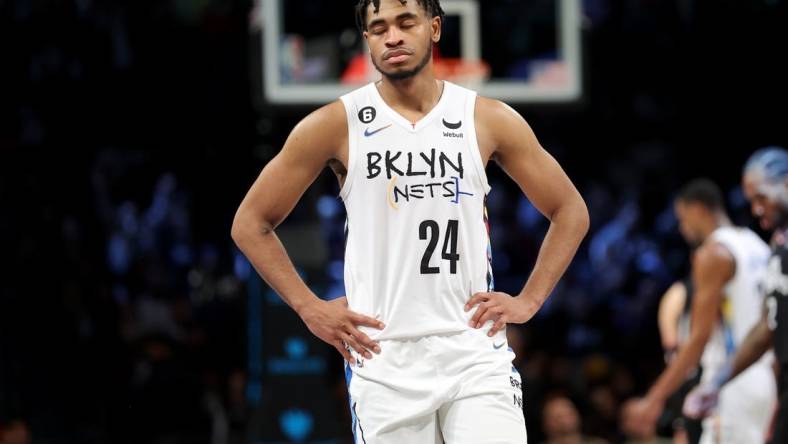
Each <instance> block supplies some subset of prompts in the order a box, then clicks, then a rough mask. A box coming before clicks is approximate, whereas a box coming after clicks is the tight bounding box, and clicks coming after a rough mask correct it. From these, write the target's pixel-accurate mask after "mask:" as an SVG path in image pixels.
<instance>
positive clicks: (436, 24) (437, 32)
mask: <svg viewBox="0 0 788 444" xmlns="http://www.w3.org/2000/svg"><path fill="white" fill-rule="evenodd" d="M431 25H432V43H438V42H440V41H441V28H443V22H442V21H441V18H440V17H438V16H435V17H433V18H432V23H431Z"/></svg>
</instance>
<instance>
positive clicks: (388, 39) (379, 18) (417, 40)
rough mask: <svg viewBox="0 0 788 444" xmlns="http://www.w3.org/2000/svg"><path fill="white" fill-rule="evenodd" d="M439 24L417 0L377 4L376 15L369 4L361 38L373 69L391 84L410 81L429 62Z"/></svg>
mask: <svg viewBox="0 0 788 444" xmlns="http://www.w3.org/2000/svg"><path fill="white" fill-rule="evenodd" d="M440 24H441V23H440V18H438V17H434V18H431V17H429V14H428V13H427V11H426V10H425V9H424V8H423V7H422V6H421V5H420V4H419V2H418V1H417V0H410V1H408V2H406V3H405V4H402V3H401V2H400V1H399V0H381V2H380V9H379V10H378V12H377V13H375V7H374V6H373V5H372V3H371V2H370V5H369V7H368V9H367V31H365V32H364V38H365V39H366V40H367V45H369V51H370V55H371V57H372V63H373V64H374V65H375V68H377V69H378V71H380V72H381V74H383V75H384V76H386V77H388V78H389V79H391V80H402V79H408V78H411V77H414V76H415V75H416V74H418V73H419V72H421V70H422V69H424V67H425V66H427V64H428V63H429V62H430V61H431V60H432V45H433V43H435V42H437V41H438V40H440Z"/></svg>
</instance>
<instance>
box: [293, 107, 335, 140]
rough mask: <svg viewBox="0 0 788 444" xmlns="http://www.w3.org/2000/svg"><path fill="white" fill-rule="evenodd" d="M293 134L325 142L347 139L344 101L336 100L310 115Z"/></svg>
mask: <svg viewBox="0 0 788 444" xmlns="http://www.w3.org/2000/svg"><path fill="white" fill-rule="evenodd" d="M293 134H294V135H297V136H300V137H310V138H312V137H315V138H320V139H323V140H331V139H330V138H332V137H338V138H343V137H347V118H346V114H345V106H344V105H343V104H342V101H341V100H335V101H333V102H331V103H329V104H327V105H324V106H321V107H320V108H318V109H316V110H314V111H312V112H311V113H309V114H308V115H307V116H306V117H304V118H303V119H301V121H300V122H298V124H297V125H296V126H295V128H293Z"/></svg>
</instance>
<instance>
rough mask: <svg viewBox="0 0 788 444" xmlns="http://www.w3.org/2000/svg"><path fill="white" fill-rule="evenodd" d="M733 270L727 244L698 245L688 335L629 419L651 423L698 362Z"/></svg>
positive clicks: (653, 422) (643, 425) (694, 265)
mask: <svg viewBox="0 0 788 444" xmlns="http://www.w3.org/2000/svg"><path fill="white" fill-rule="evenodd" d="M735 271H736V262H735V261H734V259H733V256H732V255H731V253H730V252H729V251H728V249H727V248H725V247H724V246H722V245H721V244H719V243H716V242H712V243H708V244H705V245H703V246H701V247H700V248H699V249H698V251H697V252H696V253H695V258H694V261H693V264H692V284H693V286H694V288H695V296H694V298H693V301H692V313H691V324H690V335H689V338H687V341H686V342H685V343H684V344H683V345H682V346H681V348H679V351H678V353H677V354H676V357H675V358H674V359H673V360H672V361H671V362H670V364H669V365H668V367H667V368H666V369H665V370H664V371H663V372H662V374H661V375H660V376H659V378H657V381H656V382H655V383H654V385H653V386H651V389H650V390H649V391H648V393H647V394H646V396H645V397H644V398H642V399H639V400H638V401H637V404H636V407H635V408H634V409H632V412H631V414H632V415H633V416H634V419H633V421H634V422H636V423H638V424H640V425H641V426H642V427H643V428H644V429H648V428H649V427H651V426H653V424H655V423H656V422H657V420H658V418H659V416H660V415H661V414H662V410H663V409H664V406H665V401H666V400H667V398H668V397H670V396H671V395H672V394H673V392H675V391H676V390H677V389H678V388H679V386H681V384H682V383H683V382H684V381H685V380H686V378H687V374H688V373H689V371H690V370H692V368H693V367H695V366H697V365H698V362H699V361H700V358H701V355H703V350H704V349H705V347H706V343H707V342H708V340H709V338H710V337H711V334H712V332H713V331H714V327H715V325H716V324H717V320H718V317H719V313H720V307H721V305H722V294H723V289H724V288H725V285H726V284H727V282H728V281H729V280H730V279H731V278H732V277H733V275H734V273H735Z"/></svg>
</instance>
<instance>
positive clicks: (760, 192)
mask: <svg viewBox="0 0 788 444" xmlns="http://www.w3.org/2000/svg"><path fill="white" fill-rule="evenodd" d="M742 188H743V189H744V195H745V197H747V200H748V201H749V202H750V210H751V211H752V215H753V216H755V217H757V218H758V223H759V224H760V226H761V228H762V229H764V230H773V229H775V228H777V227H778V226H780V225H782V224H783V223H784V222H785V221H786V212H788V209H786V208H783V206H782V205H781V203H782V202H784V201H786V198H787V197H788V190H787V189H786V187H785V184H770V183H769V182H768V181H767V180H765V179H764V178H763V176H762V175H761V174H760V173H758V172H751V173H747V174H745V175H744V177H743V178H742Z"/></svg>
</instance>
